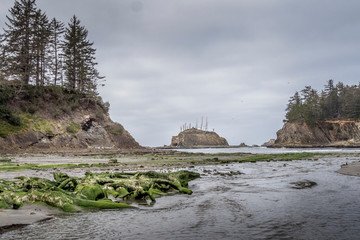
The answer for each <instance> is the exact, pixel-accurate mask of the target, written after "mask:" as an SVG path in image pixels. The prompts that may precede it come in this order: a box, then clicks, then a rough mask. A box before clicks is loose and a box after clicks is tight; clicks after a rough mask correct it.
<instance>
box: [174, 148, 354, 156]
mask: <svg viewBox="0 0 360 240" xmlns="http://www.w3.org/2000/svg"><path fill="white" fill-rule="evenodd" d="M176 150H178V151H182V152H194V153H238V152H241V153H253V154H276V153H300V152H309V153H360V148H267V147H236V148H190V149H176Z"/></svg>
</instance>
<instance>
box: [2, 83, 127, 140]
mask: <svg viewBox="0 0 360 240" xmlns="http://www.w3.org/2000/svg"><path fill="white" fill-rule="evenodd" d="M78 109H88V110H89V111H92V112H94V114H95V115H96V118H98V119H101V120H102V119H104V117H105V115H106V114H107V113H108V110H109V103H104V102H103V100H102V99H101V97H100V96H88V95H86V94H84V93H81V92H78V91H74V90H68V89H66V88H62V87H60V86H34V85H22V84H18V83H16V82H13V83H11V84H1V83H0V137H2V138H6V137H7V136H8V135H9V134H12V133H18V132H21V131H22V130H26V129H28V127H29V124H28V123H29V122H27V120H30V121H31V122H33V124H32V125H31V126H32V127H33V129H34V130H39V131H40V132H41V133H43V134H48V135H52V134H53V126H52V124H51V122H53V121H54V122H56V120H57V119H59V117H60V116H63V115H71V114H72V113H73V112H76V111H78ZM77 128H78V126H75V125H71V126H69V128H68V130H69V133H73V134H75V133H76V132H75V131H76V130H77ZM114 132H115V133H117V134H119V133H121V129H120V130H119V129H115V130H114Z"/></svg>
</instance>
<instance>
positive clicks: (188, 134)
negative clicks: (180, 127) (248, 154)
mask: <svg viewBox="0 0 360 240" xmlns="http://www.w3.org/2000/svg"><path fill="white" fill-rule="evenodd" d="M228 146H229V144H228V142H227V141H226V139H225V138H223V137H220V136H219V135H218V134H217V133H216V132H211V131H205V130H199V129H196V128H191V129H187V130H184V131H182V132H180V133H179V134H178V135H177V136H173V137H172V139H171V145H170V147H180V148H194V147H198V148H199V147H228Z"/></svg>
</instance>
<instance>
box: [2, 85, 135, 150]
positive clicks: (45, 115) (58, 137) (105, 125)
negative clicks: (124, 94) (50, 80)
mask: <svg viewBox="0 0 360 240" xmlns="http://www.w3.org/2000/svg"><path fill="white" fill-rule="evenodd" d="M29 91H34V92H35V93H38V92H36V91H41V93H42V94H41V96H40V97H39V96H37V95H35V96H36V97H29V94H28V93H29ZM36 91H35V90H33V87H31V88H30V90H28V92H26V93H23V94H20V95H17V96H16V98H15V97H12V98H9V101H8V105H7V106H5V107H7V108H8V109H11V113H10V112H9V111H8V110H7V112H9V114H8V116H11V117H12V118H13V119H15V120H16V119H17V120H16V121H15V120H13V122H15V123H17V124H10V123H11V122H10V123H9V121H6V118H4V117H3V119H0V152H16V151H39V150H41V151H62V150H65V151H66V150H76V149H135V148H142V147H141V146H140V145H139V144H138V143H137V142H136V141H135V140H134V138H133V137H132V136H131V135H130V134H129V133H128V132H127V131H126V130H125V129H124V128H123V126H122V125H120V124H119V123H115V122H113V121H112V120H111V119H110V117H109V114H108V104H104V103H103V102H102V100H101V98H100V97H97V98H86V97H84V96H80V97H79V96H78V95H76V94H75V93H66V92H65V90H62V89H60V88H57V87H55V88H54V87H53V88H43V89H42V90H36ZM3 108H4V107H3ZM3 115H4V114H3ZM14 116H15V117H14ZM4 119H5V120H4Z"/></svg>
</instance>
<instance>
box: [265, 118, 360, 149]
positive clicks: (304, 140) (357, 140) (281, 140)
mask: <svg viewBox="0 0 360 240" xmlns="http://www.w3.org/2000/svg"><path fill="white" fill-rule="evenodd" d="M358 146H360V122H358V121H345V120H338V121H322V122H317V123H316V124H315V126H313V127H310V126H308V125H307V124H306V123H305V122H287V123H285V124H284V126H283V128H282V129H280V130H279V131H278V132H277V139H276V141H275V144H273V145H272V147H358Z"/></svg>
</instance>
